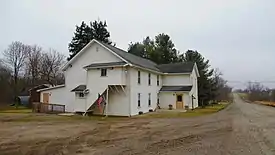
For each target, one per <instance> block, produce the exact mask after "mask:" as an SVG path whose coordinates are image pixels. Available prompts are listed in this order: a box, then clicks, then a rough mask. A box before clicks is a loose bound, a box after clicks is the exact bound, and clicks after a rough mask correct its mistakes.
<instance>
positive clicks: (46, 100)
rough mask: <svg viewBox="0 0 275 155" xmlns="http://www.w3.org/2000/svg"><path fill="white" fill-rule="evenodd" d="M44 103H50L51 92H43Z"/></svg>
mask: <svg viewBox="0 0 275 155" xmlns="http://www.w3.org/2000/svg"><path fill="white" fill-rule="evenodd" d="M43 103H49V93H43Z"/></svg>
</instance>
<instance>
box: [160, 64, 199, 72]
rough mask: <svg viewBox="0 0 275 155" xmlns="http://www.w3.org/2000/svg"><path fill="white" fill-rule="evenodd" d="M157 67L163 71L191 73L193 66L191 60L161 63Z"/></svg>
mask: <svg viewBox="0 0 275 155" xmlns="http://www.w3.org/2000/svg"><path fill="white" fill-rule="evenodd" d="M158 68H159V70H160V71H161V72H163V73H191V72H192V70H193V68H194V63H193V62H184V63H171V64H161V65H158Z"/></svg>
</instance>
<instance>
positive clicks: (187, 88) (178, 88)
mask: <svg viewBox="0 0 275 155" xmlns="http://www.w3.org/2000/svg"><path fill="white" fill-rule="evenodd" d="M191 89H192V86H162V87H161V89H160V91H191Z"/></svg>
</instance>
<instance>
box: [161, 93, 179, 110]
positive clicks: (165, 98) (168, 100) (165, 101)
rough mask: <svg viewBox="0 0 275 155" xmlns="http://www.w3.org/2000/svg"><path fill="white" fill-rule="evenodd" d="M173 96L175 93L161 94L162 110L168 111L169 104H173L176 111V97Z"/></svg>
mask: <svg viewBox="0 0 275 155" xmlns="http://www.w3.org/2000/svg"><path fill="white" fill-rule="evenodd" d="M173 94H174V92H160V94H159V99H160V101H159V102H160V108H163V109H168V108H169V104H171V105H172V106H173V108H174V109H175V108H176V96H175V95H173Z"/></svg>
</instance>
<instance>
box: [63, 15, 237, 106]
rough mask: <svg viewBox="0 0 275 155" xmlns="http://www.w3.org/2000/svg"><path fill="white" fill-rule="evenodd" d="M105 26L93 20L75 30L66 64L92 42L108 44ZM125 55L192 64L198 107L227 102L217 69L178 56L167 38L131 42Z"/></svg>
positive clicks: (195, 56) (192, 55)
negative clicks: (195, 79) (194, 66)
mask: <svg viewBox="0 0 275 155" xmlns="http://www.w3.org/2000/svg"><path fill="white" fill-rule="evenodd" d="M110 36H111V35H110V32H109V31H108V29H107V22H106V21H100V20H98V21H97V20H96V21H93V22H90V23H88V24H87V23H85V22H84V21H83V22H82V23H81V24H80V25H79V26H78V25H77V26H76V30H75V33H74V37H73V38H72V41H71V42H70V43H69V52H70V56H69V57H68V58H67V59H68V60H70V59H71V58H72V57H73V56H75V55H76V54H77V53H78V52H79V51H80V50H81V49H82V48H83V47H84V46H85V45H87V44H88V43H89V42H90V41H91V40H92V39H97V40H99V41H101V42H104V43H107V44H112V45H114V46H115V44H114V43H112V41H111V39H110ZM128 52H129V53H132V54H134V55H137V56H140V57H143V58H146V59H149V60H151V61H153V62H155V63H157V64H168V63H180V62H196V64H197V66H198V70H199V74H200V77H199V78H198V91H199V92H198V94H199V95H198V96H199V103H200V105H206V104H209V103H210V102H211V101H212V102H217V101H220V100H229V99H230V93H231V91H232V88H230V87H229V86H228V85H227V81H226V80H224V79H223V78H222V73H221V72H220V71H219V70H218V69H213V68H211V65H210V61H209V60H208V59H206V58H205V57H203V56H202V54H201V53H199V52H198V51H196V50H187V51H186V52H185V53H181V52H180V51H179V50H178V49H177V48H176V47H175V44H174V43H173V41H172V39H171V37H170V36H169V35H168V34H164V33H160V34H159V35H157V36H155V37H154V39H152V38H150V37H149V36H146V37H145V38H144V39H143V40H142V41H141V42H131V43H130V44H129V48H128Z"/></svg>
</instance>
